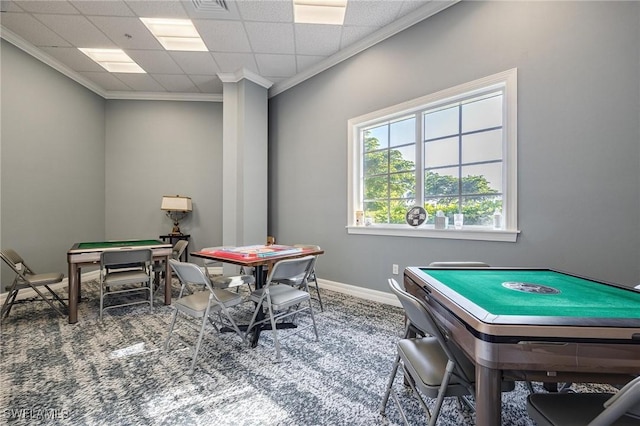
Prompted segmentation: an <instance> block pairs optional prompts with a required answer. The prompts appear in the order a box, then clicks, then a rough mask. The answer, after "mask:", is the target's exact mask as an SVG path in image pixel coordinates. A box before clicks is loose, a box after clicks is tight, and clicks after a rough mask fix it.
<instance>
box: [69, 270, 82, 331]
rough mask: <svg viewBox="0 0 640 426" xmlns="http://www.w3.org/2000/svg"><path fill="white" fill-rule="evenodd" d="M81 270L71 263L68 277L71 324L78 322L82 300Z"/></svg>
mask: <svg viewBox="0 0 640 426" xmlns="http://www.w3.org/2000/svg"><path fill="white" fill-rule="evenodd" d="M79 275H80V268H79V267H78V265H77V264H75V263H69V270H68V275H67V277H68V278H67V280H68V286H69V287H68V292H69V324H75V323H76V322H78V299H79V298H80V291H79V290H80V276H79Z"/></svg>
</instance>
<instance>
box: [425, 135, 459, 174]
mask: <svg viewBox="0 0 640 426" xmlns="http://www.w3.org/2000/svg"><path fill="white" fill-rule="evenodd" d="M458 159H459V156H458V138H457V137H455V138H448V139H440V140H437V141H431V142H425V143H424V164H425V167H442V166H451V165H453V164H458V161H459V160H458Z"/></svg>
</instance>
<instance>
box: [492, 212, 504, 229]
mask: <svg viewBox="0 0 640 426" xmlns="http://www.w3.org/2000/svg"><path fill="white" fill-rule="evenodd" d="M493 229H502V212H501V211H500V210H499V209H496V210H495V211H494V212H493Z"/></svg>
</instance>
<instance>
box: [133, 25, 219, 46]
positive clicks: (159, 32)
mask: <svg viewBox="0 0 640 426" xmlns="http://www.w3.org/2000/svg"><path fill="white" fill-rule="evenodd" d="M140 20H141V21H142V23H143V24H144V25H145V26H146V27H147V28H148V29H149V31H151V34H153V36H154V37H155V38H156V39H157V40H158V41H159V42H160V44H161V45H162V47H164V48H165V49H167V50H182V51H197V52H206V51H207V46H206V45H205V44H204V42H203V41H202V39H201V38H200V34H198V30H196V27H195V26H194V25H193V22H191V20H190V19H162V18H140Z"/></svg>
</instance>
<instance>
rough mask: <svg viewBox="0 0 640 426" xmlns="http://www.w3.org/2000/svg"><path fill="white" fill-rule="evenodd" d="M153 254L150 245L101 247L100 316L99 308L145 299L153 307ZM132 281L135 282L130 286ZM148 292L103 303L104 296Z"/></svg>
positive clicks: (129, 304)
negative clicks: (111, 302) (144, 295)
mask: <svg viewBox="0 0 640 426" xmlns="http://www.w3.org/2000/svg"><path fill="white" fill-rule="evenodd" d="M152 271H153V254H152V252H151V250H150V249H136V250H114V251H105V252H103V253H102V254H101V255H100V320H102V316H103V312H104V311H106V310H108V309H113V308H117V307H121V306H131V305H138V304H142V303H148V304H149V306H151V307H153V280H152V278H151V275H152ZM134 284H140V285H139V286H135V287H132V285H134ZM140 292H143V293H147V292H148V293H149V297H148V298H145V299H142V300H141V299H133V300H129V299H126V300H124V301H121V303H115V304H113V305H109V306H105V299H106V298H107V296H114V295H118V296H119V297H123V296H125V295H127V294H132V293H140Z"/></svg>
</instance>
